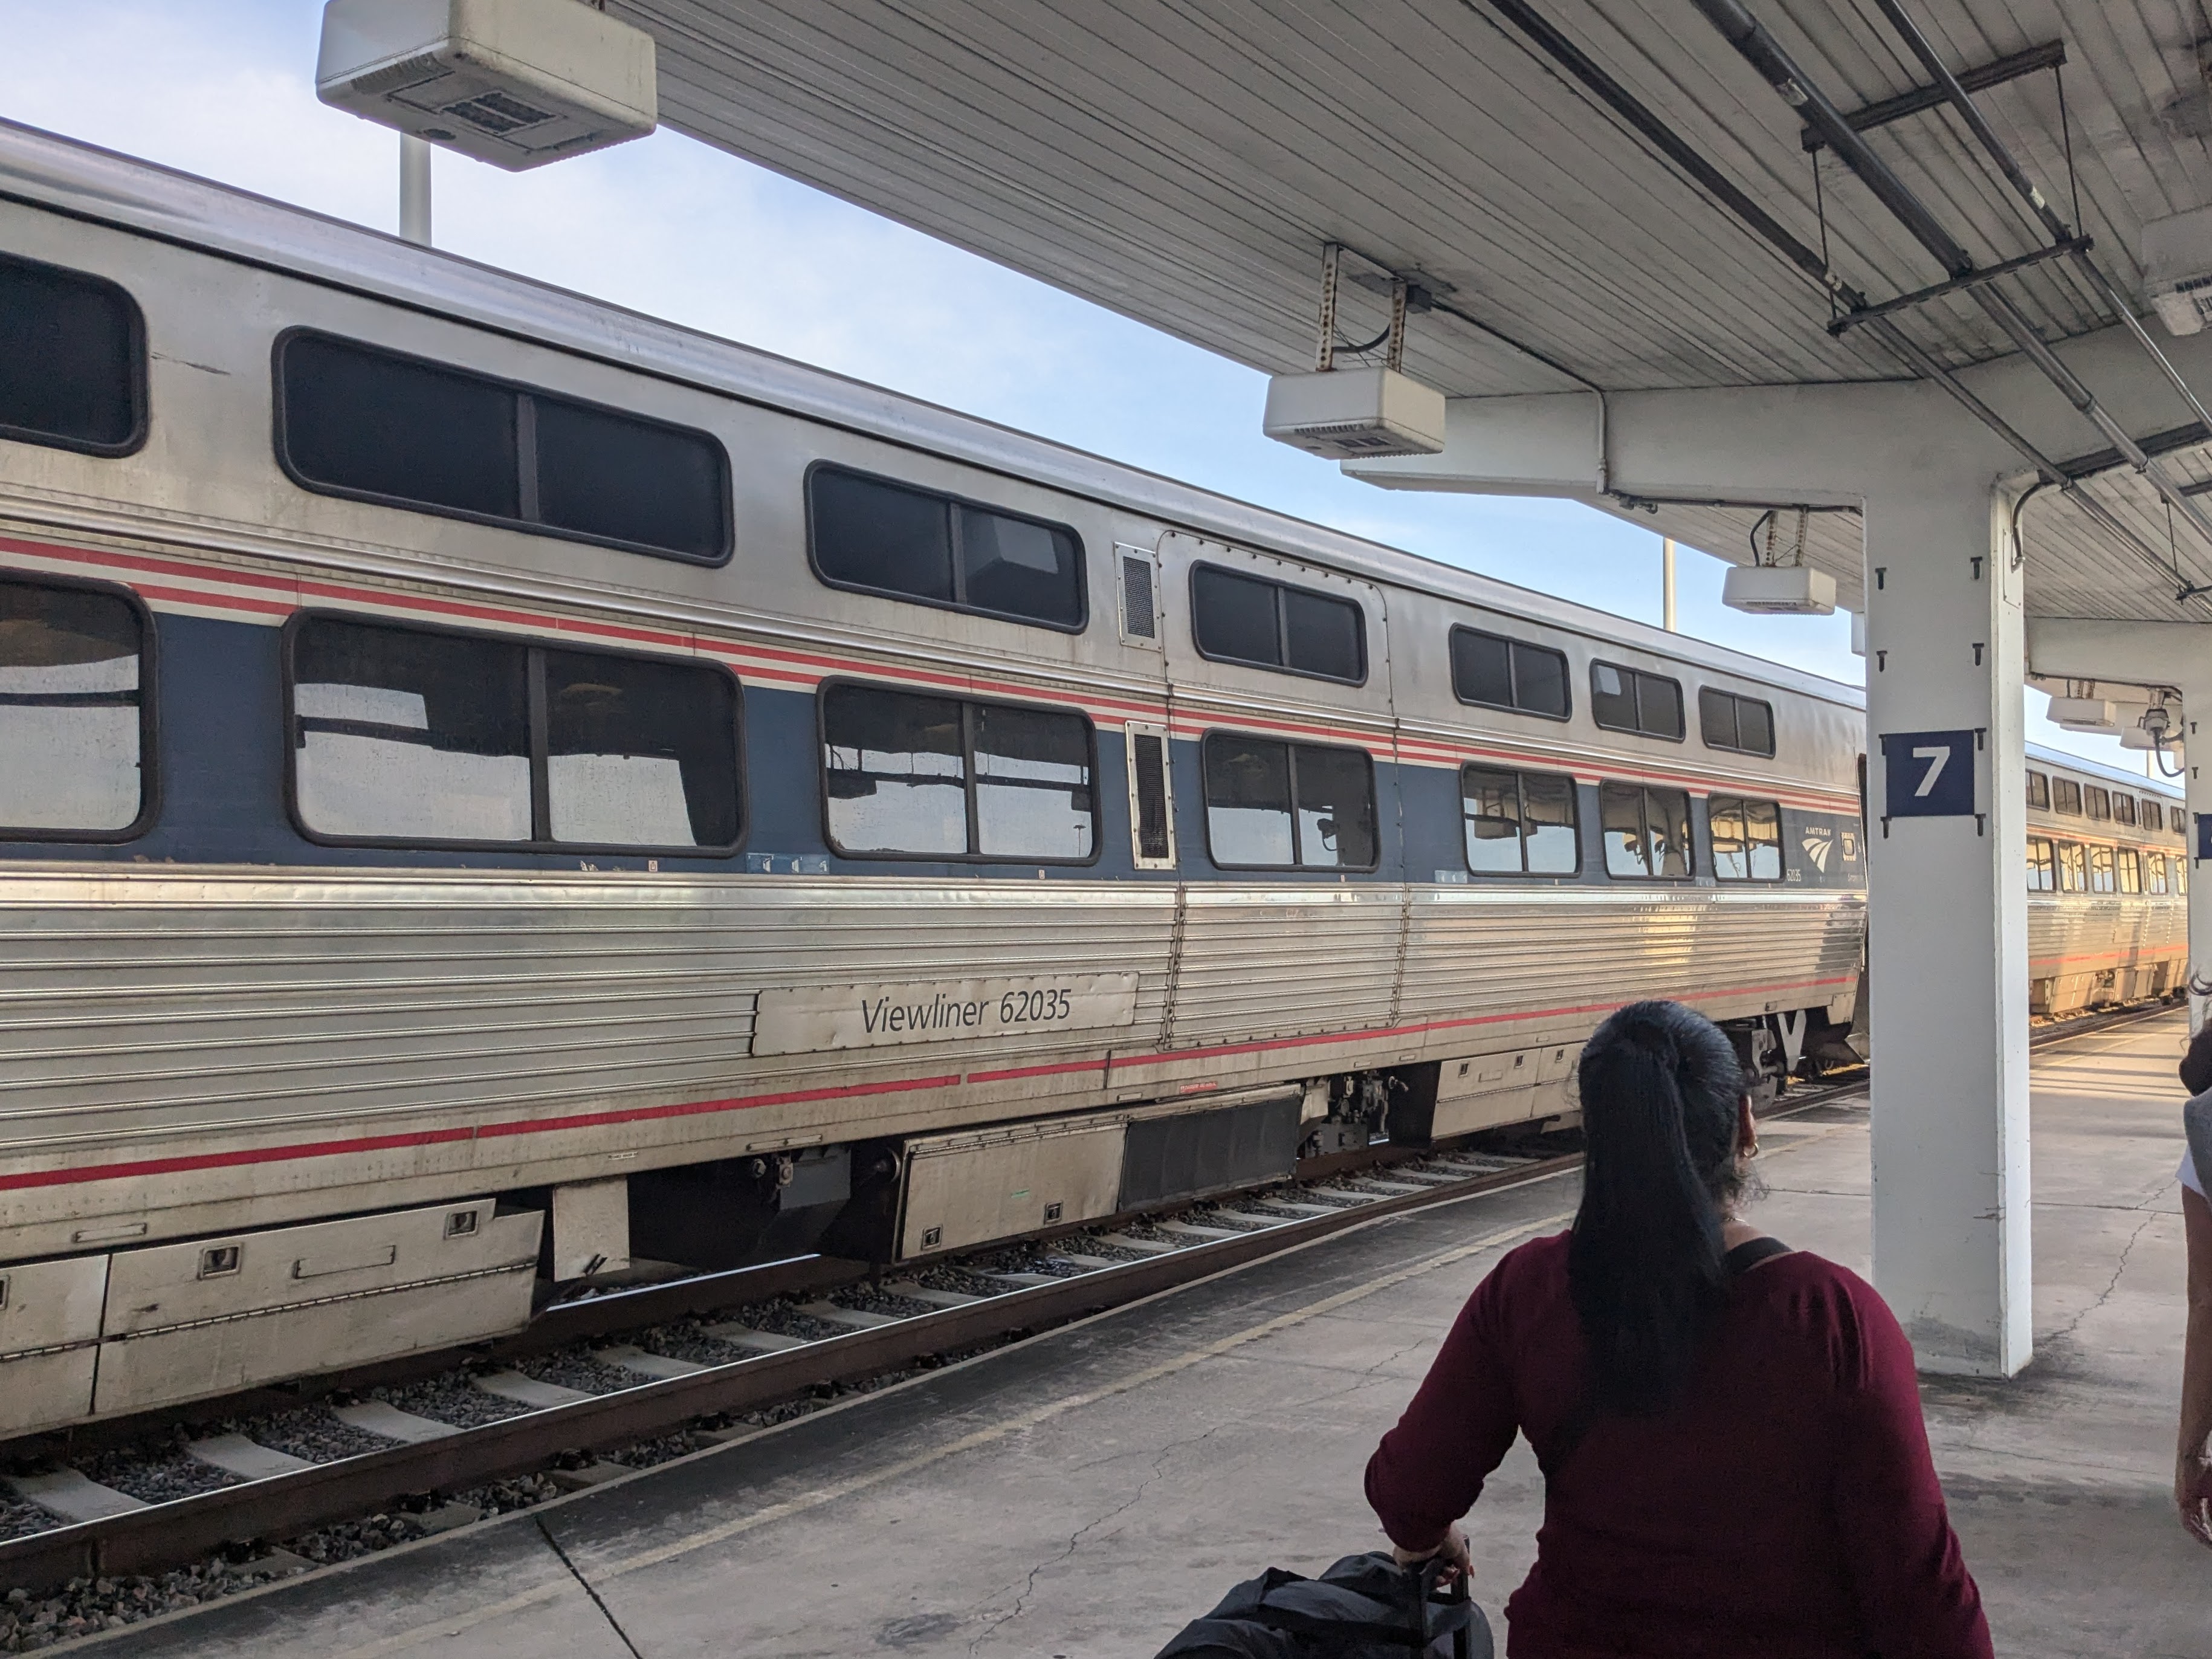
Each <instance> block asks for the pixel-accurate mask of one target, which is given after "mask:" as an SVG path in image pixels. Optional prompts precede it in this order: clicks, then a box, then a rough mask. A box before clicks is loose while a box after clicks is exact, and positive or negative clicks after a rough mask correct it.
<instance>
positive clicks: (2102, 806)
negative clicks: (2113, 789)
mask: <svg viewBox="0 0 2212 1659" xmlns="http://www.w3.org/2000/svg"><path fill="white" fill-rule="evenodd" d="M2081 798H2082V799H2083V801H2084V802H2086V803H2087V806H2088V809H2089V816H2090V817H2093V818H2097V819H2100V820H2101V819H2106V818H2109V817H2112V794H2111V793H2110V792H2109V791H2107V790H2104V789H2100V788H2099V787H2097V786H2096V785H2095V784H2090V785H2089V786H2088V787H2087V788H2085V789H2083V790H2082V792H2081Z"/></svg>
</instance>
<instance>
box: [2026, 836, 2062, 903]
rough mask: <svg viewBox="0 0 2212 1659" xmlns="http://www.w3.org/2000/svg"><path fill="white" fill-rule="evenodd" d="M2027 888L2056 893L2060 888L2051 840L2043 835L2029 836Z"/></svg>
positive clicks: (2039, 891) (2038, 891)
mask: <svg viewBox="0 0 2212 1659" xmlns="http://www.w3.org/2000/svg"><path fill="white" fill-rule="evenodd" d="M2027 890H2028V891H2029V892H2031V893H2055V892H2057V890H2058V866H2057V861H2056V860H2054V859H2053V858H2052V856H2051V842H2050V841H2049V839H2048V838H2047V837H2045V836H2029V837H2028V838H2027Z"/></svg>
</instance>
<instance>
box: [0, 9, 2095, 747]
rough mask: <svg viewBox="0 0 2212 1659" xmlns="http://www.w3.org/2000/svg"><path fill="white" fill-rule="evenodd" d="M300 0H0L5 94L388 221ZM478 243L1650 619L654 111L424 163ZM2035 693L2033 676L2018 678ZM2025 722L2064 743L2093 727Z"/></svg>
mask: <svg viewBox="0 0 2212 1659" xmlns="http://www.w3.org/2000/svg"><path fill="white" fill-rule="evenodd" d="M320 15H321V8H320V6H319V4H318V3H315V0H227V3H221V4H205V3H201V4H192V5H185V4H179V3H176V0H74V3H72V4H70V5H68V6H53V5H51V4H48V3H44V0H0V38H4V39H5V40H7V42H8V51H7V52H6V54H5V55H4V57H0V111H4V112H5V113H6V114H7V115H9V117H10V118H13V119H15V120H19V121H24V122H27V123H29V124H31V125H38V126H44V127H47V128H50V129H52V130H54V131H60V132H64V133H66V134H68V135H70V136H71V137H78V138H82V139H85V140H88V141H89V142H91V143H98V144H102V145H106V146H108V147H109V148H112V149H118V150H121V151H124V152H125V153H127V154H131V155H140V156H143V157H146V158H147V159H149V160H152V161H159V162H161V163H162V164H164V165H167V166H171V167H179V168H182V169H184V170H185V171H188V172H192V173H201V174H204V175H205V176H208V177H210V178H214V179H220V180H222V181H223V182H225V183H227V184H231V185H238V186H240V187H242V188H245V189H248V190H252V191H259V192H261V193H263V194H265V195H269V196H272V197H277V198H279V199H281V200H284V201H288V202H292V203H296V204H299V205H301V206H303V207H307V208H311V209H313V210H317V211H319V212H324V213H328V214H332V215H335V216H339V217H343V218H348V219H351V220H355V221H356V222H362V223H365V224H368V225H372V226H374V227H376V228H381V229H387V230H388V229H391V228H393V226H394V222H395V220H396V216H397V211H398V150H397V146H398V140H397V138H396V137H394V136H393V135H392V134H391V133H389V132H387V131H384V130H383V129H381V128H377V127H374V126H371V125H368V123H365V122H362V121H360V120H357V119H355V118H351V117H349V116H346V115H343V114H340V113H338V112H334V111H331V110H329V109H327V108H325V107H324V106H322V105H321V104H319V103H318V102H317V101H316V100H315V97H314V91H313V84H312V82H313V65H314V58H315V44H316V38H317V33H318V28H319V19H320ZM435 200H436V222H437V233H436V234H437V240H438V241H439V243H440V244H441V246H446V247H449V248H452V249H453V251H455V252H459V253H463V254H465V255H468V256H469V257H471V258H478V259H482V260H484V261H486V262H488V263H490V264H497V265H501V266H503V267H506V268H508V269H511V270H518V271H520V272H523V273H526V274H527V275H529V276H535V277H538V278H541V279H543V280H545V281H548V282H552V283H559V284H561V285H562V286H564V287H568V288H573V289H579V290H580V291H582V292H585V293H588V294H592V295H599V296H600V297H603V298H605V299H607V300H610V301H615V302H617V303H618V304H621V305H624V306H628V307H633V308H635V309H637V310H641V311H644V312H648V313H653V314H655V315H659V316H664V317H667V318H669V319H672V320H674V321H678V322H680V323H684V324H686V325H690V326H693V327H697V328H701V329H704V330H707V331H710V332H713V333H716V334H720V335H724V336H726V337H730V338H732V339H738V340H742V341H744V342H745V343H749V344H752V345H756V346H759V347H761V348H763V349H768V350H770V351H775V352H780V353H782V354H785V355H787V356H793V357H796V358H799V359H801V360H803V361H805V362H813V363H818V364H820V365H822V366H823V367H825V368H831V369H835V370H837V371H839V372H841V373H844V374H852V375H854V376H857V377H859V378H860V379H863V380H870V381H873V382H876V383H878V384H880V385H884V386H890V387H893V388H895V389H896V390H899V391H902V392H909V393H912V394H913V395H915V396H918V397H922V398H929V399H931V400H933V401H934V402H938V403H942V404H948V405H950V406H951V407H954V408H957V409H961V410H967V411H969V412H971V413H974V414H977V415H981V416H985V417H987V418H989V419H993V420H997V421H1001V422H1006V424H1008V425H1011V426H1015V427H1018V428H1023V429H1024V430H1028V431H1032V432H1036V433H1039V434H1041V435H1044V436H1047V437H1050V438H1053V439H1056V440H1059V441H1063V442H1066V443H1071V444H1074V445H1077V446H1079V447H1083V448H1085V449H1089V450H1092V451H1095V452H1097V453H1102V454H1105V455H1109V456H1111V457H1113V458H1114V459H1118V460H1122V461H1126V462H1128V463H1130V464H1132V465H1137V466H1141V467H1146V468H1148V469H1150V470H1152V471H1158V472H1163V473H1167V474H1170V475H1171V476H1174V477H1182V478H1186V479H1188V480H1190V481H1191V482H1193V483H1199V484H1201V485H1204V486H1206V488H1209V489H1217V490H1220V491H1222V492H1224V493H1225V494H1228V495H1235V496H1238V497H1241V498H1243V499H1245V500H1248V501H1257V502H1259V503H1261V504H1262V505H1264V506H1267V507H1273V508H1274V509H1276V510H1279V511H1281V512H1285V513H1293V514H1296V515H1297V516H1299V517H1302V518H1306V519H1311V520H1316V521H1319V522H1322V523H1325V524H1329V525H1333V526H1337V527H1339V528H1341V529H1344V530H1346V531H1348V532H1352V533H1354V534H1358V535H1363V536H1368V537H1370V538H1374V539H1375V540H1377V541H1381V542H1385V543H1389V544H1394V545H1396V546H1400V547H1404V548H1406V549H1408V550H1411V551H1413V552H1417V553H1421V554H1424V555H1426V556H1430V557H1432V558H1437V559H1440V560H1443V561H1444V562H1448V563H1451V564H1456V565H1461V566H1463V567H1465V568H1470V569H1474V570H1480V571H1482V572H1484V573H1485V574H1491V575H1495V576H1498V577H1500V578H1503V579H1504V580H1508V581H1512V582H1516V583H1519V584H1521V585H1522V586H1527V587H1531V588H1535V589H1539V590H1541V591H1543V592H1551V593H1556V594H1559V595H1560V596H1561V597H1564V598H1566V599H1575V600H1578V601H1580V602H1582V603H1583V604H1586V605H1594V606H1596V607H1598V608H1599V609H1601V610H1606V611H1613V612H1615V613H1616V614H1620V615H1626V616H1631V617H1637V618H1638V619H1640V620H1643V621H1646V622H1652V623H1656V622H1657V621H1658V620H1659V609H1660V605H1659V589H1660V577H1659V541H1658V538H1657V537H1656V536H1654V535H1652V534H1651V533H1650V532H1647V531H1644V530H1642V529H1639V528H1638V527H1636V526H1632V525H1628V524H1626V523H1623V522H1621V521H1620V520H1614V519H1611V518H1608V517H1607V516H1605V515H1604V514H1601V513H1595V512H1593V511H1591V510H1589V508H1586V507H1578V506H1576V505H1574V504H1572V503H1567V502H1560V501H1536V500H1525V499H1516V498H1508V497H1471V496H1449V495H1395V494H1392V493H1389V492H1387V491H1382V490H1376V489H1372V488H1370V487H1369V486H1367V485H1364V484H1359V483H1352V482H1351V481H1349V480H1347V479H1346V478H1344V477H1341V475H1340V474H1339V473H1338V472H1337V471H1336V469H1335V468H1334V467H1332V466H1328V465H1325V464H1323V463H1321V462H1317V461H1314V460H1312V459H1309V458H1307V457H1304V456H1302V455H1299V454H1297V453H1294V452H1292V451H1291V450H1288V449H1286V448H1285V447H1282V446H1279V445H1277V444H1273V443H1270V442H1269V441H1267V440H1266V439H1264V438H1262V437H1261V435H1260V432H1259V410H1260V402H1261V393H1262V390H1263V386H1264V382H1263V381H1262V380H1261V376H1259V375H1258V374H1255V373H1253V372H1251V371H1249V370H1247V369H1244V368H1240V367H1238V366H1237V365H1236V364H1234V363H1231V362H1227V361H1225V360H1224V359H1222V358H1219V357H1217V356H1212V355H1211V354H1209V353H1206V352H1204V351H1201V350H1200V349H1197V348H1195V347H1193V346H1189V345H1187V344H1185V343H1182V342H1180V341H1177V340H1175V339H1172V338H1170V337H1168V336H1166V335H1164V334H1161V333H1159V332H1158V331H1154V330H1152V329H1149V328H1146V327H1144V326H1143V325H1139V324H1137V323H1134V322H1132V321H1130V320H1128V319H1126V318H1123V317H1121V316H1119V315H1117V314H1115V313H1111V312H1109V311H1106V310H1104V309H1103V308H1102V307H1097V306H1093V305H1090V304H1088V303H1086V302H1085V301H1079V300H1077V299H1074V298H1073V297H1072V296H1070V295H1065V294H1062V293H1060V292H1059V291H1057V290H1055V289H1050V288H1048V287H1046V286H1044V285H1043V284H1041V283H1036V282H1033V281H1031V280H1030V279H1029V278H1027V277H1024V276H1018V275H1017V274H1015V273H1014V272H1012V271H1009V270H1004V269H1002V268H1000V267H999V266H996V265H994V264H990V263H989V262H988V261H987V260H983V259H981V258H975V257H974V256H972V255H969V254H967V253H963V252H960V251H959V250H957V249H956V248H953V247H951V246H947V245H945V244H944V243H940V242H937V241H934V240H931V239H930V238H928V237H927V236H924V235H922V234H919V233H918V232H915V231H912V230H909V229H908V228H904V227H902V226H900V225H896V224H894V223H891V222H889V221H886V220H884V219H881V218H878V217H877V216H873V215H872V214H869V213H866V212H864V211H863V210H860V209H858V208H854V207H853V206H851V205H850V204H846V203H844V202H842V201H839V200H837V199H836V198H834V197H829V196H826V195H823V194H822V193H820V192H818V191H813V190H811V189H808V188H806V187H805V186H804V185H799V184H796V183H794V182H793V181H791V180H789V179H784V178H781V177H780V176H778V175H776V174H775V173H769V172H768V171H766V170H764V169H763V168H760V167H754V166H751V165H750V164H748V163H746V162H744V161H739V160H738V159H736V158H735V157H732V156H729V155H723V154H721V153H720V152H719V151H715V150H713V149H708V148H706V147H705V146H703V145H700V144H697V143H692V142H691V141H690V140H688V139H685V138H683V137H678V136H677V135H675V134H672V133H665V132H664V133H660V134H656V135H655V136H653V137H651V138H647V139H645V140H642V141H641V142H639V143H634V144H629V145H624V146H623V147H621V148H619V149H614V150H611V151H607V152H605V153H603V154H600V155H592V156H587V157H581V158H579V159H577V160H574V161H566V162H562V163H561V164H559V165H557V166H556V167H549V168H545V169H543V170H541V171H539V172H536V173H525V174H520V175H511V174H507V173H501V172H498V171H497V170H495V169H494V168H491V167H483V166H481V165H479V164H477V163H475V162H471V161H467V160H465V159H464V158H461V157H458V156H453V155H442V154H441V155H439V156H438V157H437V159H436V164H435ZM1723 569H1724V567H1723V566H1722V565H1721V564H1720V563H1719V562H1717V561H1715V560H1711V559H1707V558H1705V557H1703V556H1699V555H1696V554H1686V555H1685V556H1684V557H1683V558H1682V560H1681V561H1680V622H1681V625H1682V627H1683V629H1684V630H1685V631H1686V632H1687V633H1690V634H1692V635H1697V636H1699V637H1701V638H1705V639H1710V640H1713V641H1717V642H1720V643H1723V644H1726V645H1729V646H1733V647H1736V648H1738V649H1741V650H1745V651H1749V652H1753V653H1757V654H1759V655H1763V656H1766V657H1770V658H1773V659H1778V660H1781V661H1785V662H1790V663H1792V664H1795V665H1799V666H1801V667H1804V668H1807V669H1809V670H1811V671H1814V672H1816V673H1822V674H1826V675H1828V676H1830V677H1831V678H1837V679H1842V680H1846V681H1850V682H1852V683H1857V682H1858V681H1859V680H1860V678H1861V677H1862V665H1861V664H1860V662H1859V660H1858V659H1857V658H1855V657H1853V656H1852V655H1851V654H1850V632H1849V626H1848V619H1847V618H1845V617H1841V616H1838V617H1832V618H1827V619H1781V618H1756V617H1746V616H1743V615H1741V614H1740V613H1738V612H1735V611H1729V610H1727V609H1726V608H1725V607H1723V605H1721V604H1720V583H1721V576H1722V574H1723ZM2030 702H2031V704H2032V705H2033V704H2034V702H2035V700H2034V699H2033V698H2031V699H2030ZM2031 725H2032V726H2038V727H2039V728H2041V729H2040V730H2039V731H2038V733H2037V735H2038V736H2039V738H2045V740H2050V741H2053V742H2057V743H2061V744H2063V745H2064V746H2067V747H2069V748H2072V749H2075V750H2081V751H2084V752H2098V751H2100V750H2106V749H2109V750H2114V751H2117V745H2115V744H2110V743H2109V742H2108V741H2106V740H2100V739H2093V738H2080V737H2077V736H2075V734H2072V733H2065V732H2057V728H2055V727H2050V726H2049V725H2048V722H2046V721H2041V720H2039V719H2038V718H2037V717H2034V716H2032V717H2031Z"/></svg>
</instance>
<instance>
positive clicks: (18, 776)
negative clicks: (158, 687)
mask: <svg viewBox="0 0 2212 1659" xmlns="http://www.w3.org/2000/svg"><path fill="white" fill-rule="evenodd" d="M148 645H149V641H148V639H147V637H146V624H145V621H144V617H143V613H142V612H141V611H139V609H138V607H137V605H136V604H134V603H133V602H132V601H131V600H130V599H126V598H125V597H124V596H123V595H122V594H121V593H120V592H115V591H113V590H110V589H105V588H95V587H81V586H75V585H73V584H64V583H58V582H56V583H49V582H42V581H31V580H21V579H19V578H16V577H13V576H7V577H0V836H9V837H12V838H15V839H40V840H51V839H71V840H88V839H89V840H119V839H122V838H124V837H126V836H130V835H131V834H133V833H134V832H135V831H136V829H137V827H138V823H139V819H140V818H141V817H142V816H143V814H144V812H145V811H146V807H147V804H148V801H149V795H148V793H147V789H146V777H145V766H144V761H145V759H146V758H147V756H148V753H149V744H148V743H147V741H146V736H147V732H146V727H147V713H148V711H147V709H146V708H145V706H144V703H143V698H144V696H145V687H146V683H147V679H148V678H149V677H148V675H147V672H146V664H147V660H148Z"/></svg>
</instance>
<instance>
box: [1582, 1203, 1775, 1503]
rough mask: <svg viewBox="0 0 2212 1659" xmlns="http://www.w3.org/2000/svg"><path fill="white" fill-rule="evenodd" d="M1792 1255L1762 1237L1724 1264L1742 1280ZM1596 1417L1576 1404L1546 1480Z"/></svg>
mask: <svg viewBox="0 0 2212 1659" xmlns="http://www.w3.org/2000/svg"><path fill="white" fill-rule="evenodd" d="M1789 1254H1790V1247H1789V1246H1788V1245H1787V1244H1784V1243H1783V1242H1782V1241H1781V1240H1780V1239H1778V1238H1771V1237H1765V1236H1764V1235H1762V1236H1761V1237H1758V1238H1747V1239H1746V1240H1744V1242H1743V1243H1741V1244H1739V1245H1737V1246H1736V1247H1735V1249H1732V1250H1730V1251H1729V1253H1728V1255H1726V1256H1724V1257H1723V1262H1724V1263H1725V1264H1726V1266H1727V1267H1728V1271H1729V1278H1731V1279H1740V1278H1741V1277H1742V1276H1743V1275H1744V1274H1745V1273H1748V1272H1750V1271H1751V1270H1752V1269H1753V1267H1757V1266H1758V1265H1759V1263H1760V1262H1762V1261H1769V1260H1771V1258H1773V1257H1775V1256H1778V1255H1789ZM1597 1415H1598V1413H1597V1407H1596V1405H1595V1403H1594V1402H1593V1401H1591V1399H1590V1397H1589V1395H1588V1394H1587V1393H1585V1394H1584V1395H1583V1397H1582V1398H1581V1399H1580V1400H1578V1401H1576V1402H1575V1408H1574V1409H1573V1410H1572V1411H1571V1412H1569V1413H1567V1420H1566V1421H1565V1423H1564V1424H1562V1425H1560V1428H1559V1438H1558V1439H1557V1440H1556V1441H1554V1442H1553V1445H1552V1459H1551V1462H1550V1463H1549V1464H1547V1465H1546V1466H1545V1468H1544V1478H1545V1479H1546V1480H1551V1479H1553V1477H1555V1476H1556V1475H1557V1474H1559V1470H1560V1469H1561V1468H1564V1467H1565V1464H1566V1461H1567V1459H1568V1458H1570V1457H1571V1456H1573V1455H1574V1452H1575V1448H1576V1447H1577V1446H1579V1445H1581V1444H1582V1443H1583V1436H1585V1435H1587V1434H1588V1433H1589V1431H1590V1430H1591V1429H1592V1428H1593V1427H1595V1425H1596V1423H1597Z"/></svg>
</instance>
